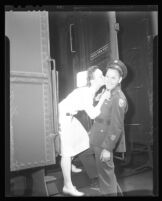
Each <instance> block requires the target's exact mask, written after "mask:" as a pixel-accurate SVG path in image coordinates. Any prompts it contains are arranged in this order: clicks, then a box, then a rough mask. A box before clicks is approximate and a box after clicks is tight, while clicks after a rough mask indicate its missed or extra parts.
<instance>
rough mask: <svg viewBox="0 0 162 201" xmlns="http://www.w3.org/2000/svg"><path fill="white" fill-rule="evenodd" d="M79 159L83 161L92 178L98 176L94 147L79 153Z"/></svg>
mask: <svg viewBox="0 0 162 201" xmlns="http://www.w3.org/2000/svg"><path fill="white" fill-rule="evenodd" d="M78 158H79V160H80V161H81V162H82V164H83V167H84V169H85V171H86V172H87V175H88V177H89V178H90V179H95V178H96V177H98V174H97V168H96V162H95V156H94V152H93V149H91V148H89V149H87V150H86V151H84V152H82V153H80V154H79V155H78Z"/></svg>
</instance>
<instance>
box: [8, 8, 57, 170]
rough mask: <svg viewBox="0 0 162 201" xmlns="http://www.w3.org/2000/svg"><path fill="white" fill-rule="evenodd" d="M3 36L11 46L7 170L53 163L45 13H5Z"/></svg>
mask: <svg viewBox="0 0 162 201" xmlns="http://www.w3.org/2000/svg"><path fill="white" fill-rule="evenodd" d="M5 35H6V36H7V38H8V39H9V43H10V170H11V171H17V170H24V169H28V168H35V167H43V166H46V165H50V164H55V162H56V160H55V151H54V144H53V134H55V133H56V129H57V125H56V117H57V104H56V102H57V92H56V91H57V79H56V71H55V69H53V70H52V69H51V64H50V62H51V60H50V48H49V27H48V12H46V11H43V12H36V11H32V12H31V11H28V12H13V11H7V12H5ZM54 100H55V101H54Z"/></svg>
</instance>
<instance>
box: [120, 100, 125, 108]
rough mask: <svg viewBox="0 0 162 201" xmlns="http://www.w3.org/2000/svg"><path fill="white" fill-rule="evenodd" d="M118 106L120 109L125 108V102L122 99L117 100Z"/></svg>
mask: <svg viewBox="0 0 162 201" xmlns="http://www.w3.org/2000/svg"><path fill="white" fill-rule="evenodd" d="M119 106H120V107H124V106H125V100H124V99H122V98H120V99H119Z"/></svg>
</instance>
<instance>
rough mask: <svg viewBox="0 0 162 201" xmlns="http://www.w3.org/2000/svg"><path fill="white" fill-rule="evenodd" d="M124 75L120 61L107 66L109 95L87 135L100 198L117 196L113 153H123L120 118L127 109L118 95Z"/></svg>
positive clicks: (124, 67) (122, 128) (119, 94)
mask: <svg viewBox="0 0 162 201" xmlns="http://www.w3.org/2000/svg"><path fill="white" fill-rule="evenodd" d="M126 75H127V68H126V66H125V64H124V63H123V62H121V61H120V60H115V61H113V62H112V63H111V64H110V65H108V66H107V72H106V75H105V82H106V91H107V90H108V91H109V92H110V96H109V98H107V99H106V100H105V101H104V103H103V105H102V106H101V114H100V115H99V116H98V117H97V118H96V119H95V120H94V124H93V126H92V128H91V130H90V132H89V136H90V144H91V147H92V148H93V150H94V153H95V159H96V166H97V171H98V179H99V185H100V191H101V193H102V194H103V195H112V196H117V185H118V184H117V180H116V176H115V173H114V162H113V152H125V151H126V147H125V133H124V116H125V113H126V111H127V108H128V106H127V100H126V97H125V95H124V94H123V92H122V91H121V81H122V79H124V78H125V77H126ZM106 91H105V92H106ZM105 92H104V93H105Z"/></svg>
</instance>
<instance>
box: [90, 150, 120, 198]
mask: <svg viewBox="0 0 162 201" xmlns="http://www.w3.org/2000/svg"><path fill="white" fill-rule="evenodd" d="M93 150H94V153H95V159H96V167H97V172H98V178H99V185H100V191H101V193H102V194H104V195H105V196H106V195H108V196H117V180H116V176H115V173H114V162H113V153H111V159H110V161H108V162H102V161H101V160H100V155H101V151H102V150H103V149H101V148H99V147H93Z"/></svg>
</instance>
